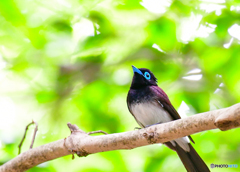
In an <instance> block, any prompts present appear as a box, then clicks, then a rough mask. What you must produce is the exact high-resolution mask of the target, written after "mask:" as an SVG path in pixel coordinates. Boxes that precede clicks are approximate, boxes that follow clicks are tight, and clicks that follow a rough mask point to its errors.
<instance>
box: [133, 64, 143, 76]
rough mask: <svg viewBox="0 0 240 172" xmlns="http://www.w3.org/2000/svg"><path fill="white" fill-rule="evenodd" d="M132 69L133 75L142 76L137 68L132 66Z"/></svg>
mask: <svg viewBox="0 0 240 172" xmlns="http://www.w3.org/2000/svg"><path fill="white" fill-rule="evenodd" d="M132 69H133V72H134V73H138V74H140V75H143V73H142V72H141V71H140V70H139V69H138V68H136V67H135V66H133V65H132Z"/></svg>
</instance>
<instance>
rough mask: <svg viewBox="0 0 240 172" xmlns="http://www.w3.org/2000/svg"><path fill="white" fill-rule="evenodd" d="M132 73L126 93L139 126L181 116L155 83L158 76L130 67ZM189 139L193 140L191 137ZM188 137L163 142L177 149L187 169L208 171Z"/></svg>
mask: <svg viewBox="0 0 240 172" xmlns="http://www.w3.org/2000/svg"><path fill="white" fill-rule="evenodd" d="M132 68H133V72H134V76H133V79H132V84H131V87H130V90H129V92H128V96H127V105H128V109H129V111H130V112H131V114H132V115H133V117H134V118H135V120H136V121H137V123H138V124H139V125H140V126H141V127H142V128H145V127H148V126H151V125H154V124H161V123H164V122H169V121H173V120H177V119H180V118H181V117H180V116H179V114H178V112H177V111H176V110H175V108H174V107H173V106H172V104H171V102H170V101H169V98H168V96H167V94H166V93H165V92H164V91H163V90H162V89H161V88H160V87H158V85H157V79H156V77H155V76H154V75H153V73H152V72H151V71H150V70H149V69H145V68H140V69H138V68H136V67H134V66H132ZM188 137H189V139H190V140H191V141H192V142H193V143H194V141H193V140H192V138H191V137H190V136H188ZM189 139H188V138H187V137H182V138H179V139H176V140H172V141H169V142H166V143H164V144H165V145H166V146H167V147H169V148H170V149H172V150H174V151H176V152H177V154H178V156H179V157H180V159H181V161H182V162H183V164H184V166H185V168H186V169H187V171H188V172H206V171H210V170H209V169H208V167H207V165H206V164H205V163H204V161H203V160H202V159H201V157H200V156H199V155H198V154H197V152H196V151H195V150H194V148H193V147H192V145H191V144H190V142H189Z"/></svg>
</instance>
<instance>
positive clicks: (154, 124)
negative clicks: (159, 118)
mask: <svg viewBox="0 0 240 172" xmlns="http://www.w3.org/2000/svg"><path fill="white" fill-rule="evenodd" d="M158 124H161V122H159V123H156V124H152V125H146V126H145V128H147V127H151V126H153V125H158Z"/></svg>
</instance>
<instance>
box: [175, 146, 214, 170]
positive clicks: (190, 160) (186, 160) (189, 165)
mask: <svg viewBox="0 0 240 172" xmlns="http://www.w3.org/2000/svg"><path fill="white" fill-rule="evenodd" d="M189 147H190V151H189V152H186V151H184V150H183V149H182V148H181V147H180V146H179V145H178V144H176V147H175V150H176V152H177V154H178V156H179V157H180V159H181V161H182V163H183V164H184V166H185V168H186V169H187V171H188V172H210V170H209V168H208V167H207V165H206V164H205V162H204V161H203V160H202V158H201V157H200V156H199V155H198V153H197V152H196V151H195V149H194V148H193V147H192V145H191V144H190V143H189Z"/></svg>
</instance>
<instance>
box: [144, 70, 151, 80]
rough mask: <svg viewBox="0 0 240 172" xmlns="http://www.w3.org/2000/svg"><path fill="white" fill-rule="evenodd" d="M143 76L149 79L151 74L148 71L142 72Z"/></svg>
mask: <svg viewBox="0 0 240 172" xmlns="http://www.w3.org/2000/svg"><path fill="white" fill-rule="evenodd" d="M144 77H145V78H146V79H147V80H149V79H151V75H150V73H149V72H144Z"/></svg>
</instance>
